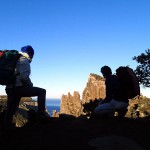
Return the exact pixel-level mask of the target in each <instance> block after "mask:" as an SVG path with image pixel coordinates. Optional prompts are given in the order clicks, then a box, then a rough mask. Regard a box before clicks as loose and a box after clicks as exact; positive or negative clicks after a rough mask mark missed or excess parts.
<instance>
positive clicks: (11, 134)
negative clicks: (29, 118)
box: [0, 115, 150, 150]
mask: <svg viewBox="0 0 150 150" xmlns="http://www.w3.org/2000/svg"><path fill="white" fill-rule="evenodd" d="M149 127H150V120H149V119H148V118H144V119H130V118H122V119H121V118H118V117H112V118H90V119H87V118H86V117H85V116H83V117H82V116H80V117H78V118H71V117H70V118H69V117H66V116H63V115H62V116H61V115H60V117H59V118H55V117H52V118H51V119H50V120H49V121H47V122H32V123H27V124H26V125H25V126H23V127H18V128H15V129H13V130H8V131H4V130H2V129H1V130H0V150H10V149H15V150H20V149H22V150H41V149H42V150H47V149H65V150H84V149H86V150H94V149H95V150H97V149H99V150H108V149H109V150H134V149H135V150H149V149H150V144H149V135H150V130H149Z"/></svg>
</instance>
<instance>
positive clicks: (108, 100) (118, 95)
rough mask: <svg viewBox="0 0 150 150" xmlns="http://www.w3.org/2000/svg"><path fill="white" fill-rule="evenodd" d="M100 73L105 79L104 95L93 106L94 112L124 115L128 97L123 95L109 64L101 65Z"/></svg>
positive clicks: (107, 114)
mask: <svg viewBox="0 0 150 150" xmlns="http://www.w3.org/2000/svg"><path fill="white" fill-rule="evenodd" d="M101 73H102V75H103V77H104V78H105V79H106V80H105V85H106V97H105V98H104V99H103V100H102V102H100V103H99V105H98V106H97V107H96V108H95V110H94V114H96V115H106V116H114V113H115V112H118V114H119V116H121V117H124V116H125V114H126V112H127V107H128V99H127V98H126V95H124V92H123V90H124V89H123V87H121V86H120V85H119V84H120V83H119V80H118V78H117V76H116V75H112V71H111V68H110V67H109V66H103V67H102V68H101Z"/></svg>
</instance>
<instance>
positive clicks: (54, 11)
mask: <svg viewBox="0 0 150 150" xmlns="http://www.w3.org/2000/svg"><path fill="white" fill-rule="evenodd" d="M149 7H150V0H0V49H17V50H19V51H20V48H21V47H22V46H25V45H28V44H30V45H31V46H32V47H33V48H34V49H35V57H34V59H33V62H32V63H31V67H32V74H31V79H32V82H33V83H34V85H35V86H39V87H43V88H45V89H46V90H47V97H48V98H61V96H62V94H65V95H66V94H68V92H70V93H71V94H73V91H79V93H80V94H82V91H83V90H84V88H85V86H86V83H87V81H88V77H89V74H90V73H95V74H99V75H101V74H100V72H99V71H100V68H101V67H102V66H103V65H109V66H110V67H111V68H112V71H113V72H114V71H115V69H116V68H117V67H118V66H120V65H124V66H125V65H129V66H130V67H132V68H133V69H135V68H136V66H137V65H138V64H137V63H136V62H135V61H134V60H132V58H133V56H137V55H140V54H141V53H143V52H145V50H147V49H148V48H150V36H149V35H150V11H149ZM4 89H5V87H4V86H1V87H0V94H5V91H4ZM142 93H143V94H144V95H146V96H149V97H150V88H148V89H143V88H142ZM148 94H149V95H148ZM81 96H82V95H81Z"/></svg>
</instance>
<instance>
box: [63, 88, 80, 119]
mask: <svg viewBox="0 0 150 150" xmlns="http://www.w3.org/2000/svg"><path fill="white" fill-rule="evenodd" d="M81 112H82V105H81V100H80V94H79V93H78V92H76V91H75V92H74V93H73V95H71V94H70V93H68V95H62V98H61V104H60V114H68V115H73V116H75V117H79V116H80V115H81Z"/></svg>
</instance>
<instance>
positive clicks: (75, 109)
mask: <svg viewBox="0 0 150 150" xmlns="http://www.w3.org/2000/svg"><path fill="white" fill-rule="evenodd" d="M105 90H106V87H105V79H104V78H103V77H101V76H99V75H97V74H93V73H91V74H90V75H89V78H88V81H87V84H86V86H85V88H84V90H83V93H82V99H80V95H79V93H78V92H74V94H73V96H72V95H71V94H70V93H68V96H66V95H63V96H62V98H61V105H60V109H61V111H60V114H62V113H63V114H68V115H73V116H76V117H77V116H80V115H81V114H84V112H83V105H84V104H85V103H89V102H90V101H95V100H97V99H101V98H102V99H103V98H104V97H105V95H106V91H105ZM116 115H117V114H116ZM149 115H150V99H148V98H146V97H143V96H140V98H139V99H138V98H134V99H132V100H130V101H129V106H128V112H127V113H126V117H128V118H138V117H147V116H149ZM57 116H59V115H58V114H57Z"/></svg>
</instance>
